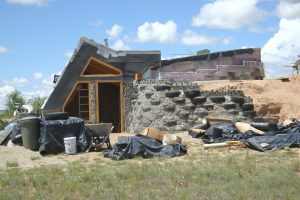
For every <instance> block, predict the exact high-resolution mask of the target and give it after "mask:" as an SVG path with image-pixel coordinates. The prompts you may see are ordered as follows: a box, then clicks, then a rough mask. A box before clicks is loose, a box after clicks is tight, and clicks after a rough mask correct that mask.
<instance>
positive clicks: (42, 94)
mask: <svg viewBox="0 0 300 200" xmlns="http://www.w3.org/2000/svg"><path fill="white" fill-rule="evenodd" d="M51 92H52V90H35V91H31V92H23V93H22V94H23V96H24V98H25V99H26V100H27V101H28V100H30V99H32V97H36V96H40V97H48V96H49V95H50V94H51Z"/></svg>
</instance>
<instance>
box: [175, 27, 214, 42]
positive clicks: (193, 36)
mask: <svg viewBox="0 0 300 200" xmlns="http://www.w3.org/2000/svg"><path fill="white" fill-rule="evenodd" d="M181 41H182V43H183V44H185V45H210V44H215V43H216V42H217V41H218V39H217V38H214V37H207V36H200V35H198V34H197V33H196V32H194V31H191V30H190V29H187V30H186V31H185V32H184V34H183V36H182V38H181Z"/></svg>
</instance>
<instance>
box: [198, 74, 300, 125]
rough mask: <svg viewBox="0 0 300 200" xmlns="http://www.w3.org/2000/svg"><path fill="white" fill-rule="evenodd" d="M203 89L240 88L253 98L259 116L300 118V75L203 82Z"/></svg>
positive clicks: (201, 86) (282, 118) (281, 118)
mask: <svg viewBox="0 0 300 200" xmlns="http://www.w3.org/2000/svg"><path fill="white" fill-rule="evenodd" d="M200 88H201V89H203V90H217V89H240V90H243V91H244V93H245V95H246V96H250V97H251V98H252V99H253V104H254V105H255V110H256V112H257V114H258V115H259V116H278V117H279V119H280V121H282V120H284V119H289V118H297V119H300V75H295V76H290V77H286V78H279V79H276V80H249V81H230V82H219V83H205V84H201V85H200Z"/></svg>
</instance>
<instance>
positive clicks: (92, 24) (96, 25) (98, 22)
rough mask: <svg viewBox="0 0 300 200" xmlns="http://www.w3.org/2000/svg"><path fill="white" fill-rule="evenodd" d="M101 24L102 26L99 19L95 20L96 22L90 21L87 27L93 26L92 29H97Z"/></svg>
mask: <svg viewBox="0 0 300 200" xmlns="http://www.w3.org/2000/svg"><path fill="white" fill-rule="evenodd" d="M101 24H103V20H101V19H99V20H96V21H90V22H88V25H89V26H94V27H98V26H100V25H101Z"/></svg>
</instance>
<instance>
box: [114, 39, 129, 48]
mask: <svg viewBox="0 0 300 200" xmlns="http://www.w3.org/2000/svg"><path fill="white" fill-rule="evenodd" d="M111 47H112V48H113V49H115V50H130V49H131V48H130V47H129V46H127V45H126V44H124V42H123V41H122V40H117V41H116V42H115V43H114V44H113V45H112V46H111Z"/></svg>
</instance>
